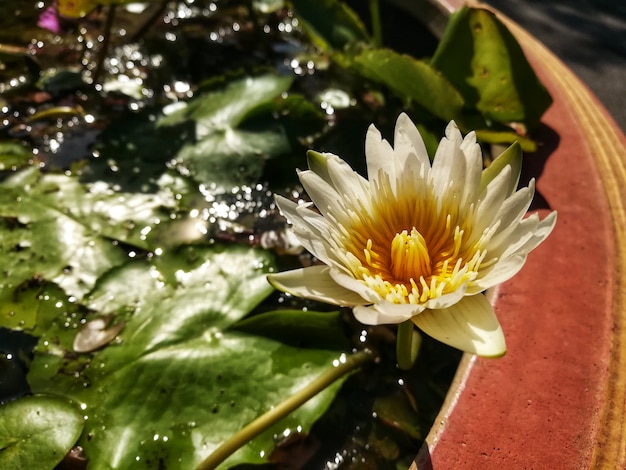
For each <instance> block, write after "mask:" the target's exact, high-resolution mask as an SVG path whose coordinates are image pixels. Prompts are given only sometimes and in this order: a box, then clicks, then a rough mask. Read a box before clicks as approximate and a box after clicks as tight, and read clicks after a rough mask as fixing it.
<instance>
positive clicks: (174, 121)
mask: <svg viewBox="0 0 626 470" xmlns="http://www.w3.org/2000/svg"><path fill="white" fill-rule="evenodd" d="M291 82H292V79H291V78H290V77H281V76H279V75H276V74H265V75H261V76H257V77H247V78H243V79H240V80H236V81H233V82H230V83H229V84H228V85H227V86H225V87H224V88H221V89H218V90H214V91H212V92H210V93H206V94H204V95H200V96H199V97H197V98H194V99H192V100H191V101H189V103H187V104H183V105H182V106H181V107H179V108H178V109H176V110H174V111H172V112H169V113H166V115H165V116H164V117H162V118H161V119H160V120H159V122H158V126H159V127H160V128H164V129H167V128H168V127H169V126H172V125H181V124H182V123H184V122H189V121H191V122H193V123H194V124H195V139H194V140H193V141H191V142H188V143H187V144H186V145H185V146H184V147H183V148H182V149H181V150H180V151H179V152H178V154H177V156H176V163H177V165H178V167H179V169H181V170H182V171H183V173H184V174H190V175H191V176H192V177H193V178H194V179H196V180H197V181H198V182H200V183H203V184H209V183H214V184H217V185H219V186H222V187H226V188H227V187H232V186H235V185H238V184H246V183H248V184H251V183H253V182H255V181H256V180H257V179H258V178H259V177H260V176H261V174H262V172H263V168H264V166H265V162H266V160H268V159H270V158H272V157H276V156H279V155H284V154H286V153H288V152H289V150H290V146H289V140H288V138H287V136H286V134H285V132H284V129H283V127H282V126H281V125H280V124H279V123H278V122H275V121H274V119H273V118H272V117H271V116H270V115H268V118H267V119H265V120H264V124H263V126H262V127H259V126H256V127H255V129H254V130H248V129H245V128H243V127H241V125H242V122H243V121H244V119H245V118H246V116H247V115H248V114H255V110H256V109H258V108H261V109H267V104H268V103H270V102H271V101H272V100H274V99H276V98H277V97H278V96H280V94H281V93H284V92H286V91H287V90H288V89H289V86H290V85H291Z"/></svg>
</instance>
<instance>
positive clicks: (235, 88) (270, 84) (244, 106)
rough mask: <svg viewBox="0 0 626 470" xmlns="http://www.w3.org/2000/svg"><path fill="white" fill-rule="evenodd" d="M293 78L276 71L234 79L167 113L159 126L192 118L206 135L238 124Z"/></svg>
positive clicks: (287, 84) (197, 127)
mask: <svg viewBox="0 0 626 470" xmlns="http://www.w3.org/2000/svg"><path fill="white" fill-rule="evenodd" d="M292 81H293V79H292V78H291V77H287V76H279V75H276V74H273V73H268V74H265V75H259V76H257V77H245V78H241V79H239V80H234V81H230V82H228V83H227V85H226V86H225V87H223V88H222V89H218V90H215V91H213V92H210V93H206V94H203V95H200V96H198V97H196V98H193V99H192V100H190V101H189V103H187V105H186V106H184V105H183V106H181V107H180V108H179V109H176V110H174V111H172V112H171V113H169V114H166V116H165V117H163V118H161V119H160V120H159V122H158V125H159V127H161V126H171V125H175V124H180V123H181V122H183V121H185V120H188V119H191V120H192V121H193V122H195V123H196V137H197V138H198V139H203V138H204V137H206V136H207V135H209V134H211V132H213V131H214V130H216V129H226V128H229V127H237V126H238V125H239V124H241V122H242V121H243V119H244V117H245V116H246V115H247V114H248V113H249V112H251V111H253V110H254V109H255V108H256V107H257V106H260V105H262V104H264V103H267V102H268V101H271V100H273V99H274V98H276V97H278V96H280V94H281V93H283V92H285V91H287V90H288V89H289V87H290V86H291V83H292Z"/></svg>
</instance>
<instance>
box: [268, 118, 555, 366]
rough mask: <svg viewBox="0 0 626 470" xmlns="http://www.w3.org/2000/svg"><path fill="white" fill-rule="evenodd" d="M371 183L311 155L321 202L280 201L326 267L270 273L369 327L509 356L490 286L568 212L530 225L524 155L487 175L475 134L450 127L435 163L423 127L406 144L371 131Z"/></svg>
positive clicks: (310, 186) (400, 130) (403, 134)
mask: <svg viewBox="0 0 626 470" xmlns="http://www.w3.org/2000/svg"><path fill="white" fill-rule="evenodd" d="M365 154H366V158H367V173H368V175H369V180H367V179H365V178H363V177H361V176H360V175H359V174H357V173H356V172H354V171H353V170H352V169H351V168H350V166H349V165H348V164H347V163H346V162H344V161H343V160H341V159H340V158H339V157H337V156H335V155H332V154H328V153H325V154H320V153H317V152H309V167H310V169H309V170H307V171H299V173H298V174H299V178H300V181H301V182H302V185H303V186H304V188H305V189H306V191H307V193H308V195H309V197H310V198H311V200H312V201H313V203H314V204H315V206H316V207H317V209H318V210H319V212H317V211H315V210H313V209H312V208H311V206H312V203H308V204H296V203H294V202H292V201H290V200H288V199H286V198H284V197H280V196H277V197H276V202H277V204H278V206H279V207H280V209H281V210H282V212H283V213H284V214H285V215H286V217H287V219H288V220H289V221H290V222H291V223H292V224H293V230H294V233H295V235H296V236H297V238H298V239H299V240H300V242H301V243H302V245H303V246H304V247H305V248H306V249H307V250H308V251H310V252H311V253H312V254H313V255H315V256H316V257H317V258H318V259H319V260H321V261H322V262H323V263H324V265H316V266H311V267H306V268H302V269H296V270H293V271H287V272H282V273H277V274H272V275H270V276H269V277H268V278H269V281H270V282H271V283H272V285H274V286H275V287H276V288H278V289H280V290H283V291H286V292H288V293H290V294H293V295H296V296H300V297H306V298H310V299H315V300H320V301H323V302H327V303H331V304H335V305H340V306H349V307H353V311H354V315H355V317H356V318H357V320H359V321H360V322H362V323H364V324H368V325H377V324H383V323H386V324H392V323H402V322H405V321H407V320H411V321H412V322H413V323H414V324H415V325H417V327H419V328H420V329H421V330H422V331H424V332H425V333H427V334H428V335H430V336H432V337H434V338H436V339H438V340H440V341H442V342H444V343H446V344H448V345H450V346H453V347H456V348H459V349H462V350H464V351H469V352H472V353H476V354H479V355H481V356H490V357H497V356H501V355H503V354H504V353H505V352H506V345H505V341H504V335H503V333H502V329H501V327H500V324H499V322H498V320H497V318H496V316H495V313H494V311H493V308H492V307H491V305H490V303H489V302H488V301H487V299H486V298H485V296H484V295H479V294H480V293H481V292H483V291H485V290H486V289H488V288H490V287H492V286H494V285H496V284H499V283H501V282H503V281H506V280H508V279H509V278H511V277H512V276H513V275H514V274H516V273H517V272H518V271H519V270H520V269H521V267H522V265H523V264H524V262H525V260H526V256H527V255H528V253H529V252H530V251H531V250H532V249H534V248H535V247H536V246H537V245H539V244H540V243H541V242H542V241H543V240H544V239H545V238H546V237H547V236H548V234H549V233H550V232H551V231H552V228H553V227H554V224H555V222H556V212H552V213H551V214H550V215H549V216H547V217H546V218H545V219H543V220H540V219H539V217H538V215H537V214H533V215H531V216H529V217H526V218H524V216H525V214H526V211H527V210H528V207H529V205H530V203H531V200H532V198H533V194H534V181H531V182H530V184H529V186H528V187H524V188H521V189H520V190H516V188H517V184H518V180H519V172H520V167H521V151H520V150H519V146H512V147H511V148H510V149H509V151H507V152H505V154H506V156H505V154H503V155H502V156H501V157H499V158H498V159H496V160H495V161H494V163H492V165H491V166H490V167H488V168H487V169H486V170H484V171H483V169H482V155H481V150H480V147H479V145H478V144H477V143H476V136H475V134H474V133H473V132H471V133H469V134H468V135H467V136H466V137H465V138H463V137H462V136H461V133H460V132H459V130H458V128H457V127H456V125H455V123H454V122H451V123H450V124H449V125H448V127H447V128H446V136H445V138H443V139H442V140H441V143H440V145H439V148H438V149H437V152H436V155H435V157H434V160H433V163H432V165H431V163H430V160H429V158H428V155H427V153H426V148H425V147H424V143H423V141H422V138H421V136H420V134H419V131H418V130H417V128H416V127H415V125H414V124H413V123H412V122H411V120H410V119H409V117H408V116H407V115H406V114H401V115H400V117H399V118H398V121H397V123H396V128H395V135H394V147H393V148H392V147H391V145H390V144H389V143H388V142H387V141H386V140H383V139H382V138H381V135H380V132H379V131H378V130H377V129H376V128H375V127H374V126H370V128H369V130H368V132H367V137H366V140H365Z"/></svg>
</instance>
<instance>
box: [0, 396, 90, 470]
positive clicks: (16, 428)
mask: <svg viewBox="0 0 626 470" xmlns="http://www.w3.org/2000/svg"><path fill="white" fill-rule="evenodd" d="M84 425H85V421H84V419H83V415H82V414H81V413H80V411H79V410H78V408H77V407H76V406H74V405H71V404H70V403H68V402H67V400H64V399H61V398H57V397H50V396H27V397H23V398H20V399H19V400H16V401H12V402H9V403H7V404H5V405H1V406H0V467H1V468H5V469H22V468H23V469H26V468H37V469H42V470H45V469H53V468H54V467H55V466H56V464H58V463H59V462H60V461H61V460H62V459H63V457H64V456H65V454H66V453H67V452H68V451H69V450H70V449H71V448H72V446H73V445H74V443H75V442H76V440H77V439H78V436H80V433H81V432H82V430H83V427H84Z"/></svg>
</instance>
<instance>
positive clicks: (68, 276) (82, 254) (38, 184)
mask: <svg viewBox="0 0 626 470" xmlns="http://www.w3.org/2000/svg"><path fill="white" fill-rule="evenodd" d="M63 178H66V177H63ZM57 183H58V181H55V178H53V179H52V180H50V179H45V178H42V179H40V178H39V172H38V171H37V169H35V168H32V169H29V170H25V171H23V172H21V173H17V174H15V175H13V176H12V177H11V178H9V179H8V180H6V181H4V182H3V183H2V184H1V185H0V229H1V230H2V237H1V238H0V248H1V250H0V253H1V254H0V257H1V258H0V260H1V264H2V266H3V270H4V272H3V277H2V280H1V281H0V298H5V299H6V298H8V296H11V295H13V291H14V289H15V288H17V287H18V286H20V285H23V284H24V283H25V282H27V281H29V280H30V279H42V280H49V281H54V282H56V283H58V284H59V285H61V286H62V287H63V288H64V289H65V290H66V292H68V293H70V294H72V295H75V296H76V297H82V295H83V294H84V293H85V292H87V291H88V290H90V289H91V288H92V287H93V285H94V283H95V281H96V279H97V278H98V277H99V276H100V275H101V274H102V273H103V272H105V271H106V270H108V269H109V268H110V267H111V266H114V265H116V264H119V263H121V262H122V261H124V259H125V258H126V256H125V254H124V253H123V251H122V250H120V248H119V247H116V246H113V245H112V244H111V242H110V241H108V240H105V239H104V238H102V237H101V236H100V235H99V233H98V232H96V231H95V230H94V229H93V228H92V227H90V226H89V225H88V223H87V222H85V221H82V220H79V219H77V218H76V217H75V215H74V214H73V212H72V209H71V208H70V207H67V206H64V205H63V204H62V203H60V201H59V199H58V193H59V191H62V185H61V186H59V185H58V184H57Z"/></svg>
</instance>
